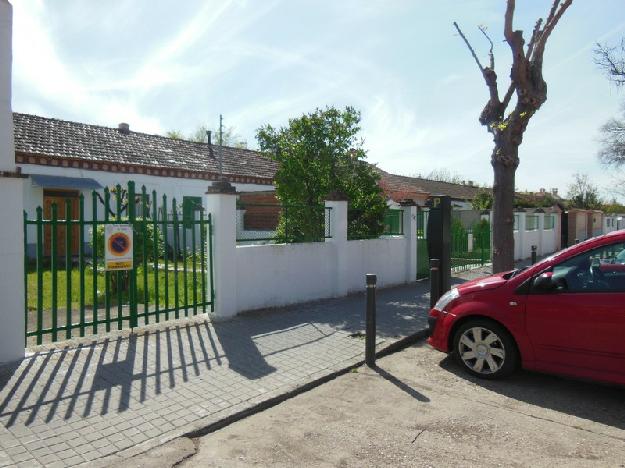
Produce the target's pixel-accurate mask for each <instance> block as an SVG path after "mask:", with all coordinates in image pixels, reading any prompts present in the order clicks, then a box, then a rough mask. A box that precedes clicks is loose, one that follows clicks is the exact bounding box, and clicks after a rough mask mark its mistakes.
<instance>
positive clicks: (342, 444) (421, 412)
mask: <svg viewBox="0 0 625 468" xmlns="http://www.w3.org/2000/svg"><path fill="white" fill-rule="evenodd" d="M378 364H379V368H378V369H375V370H372V369H368V368H359V369H357V371H355V372H353V373H350V374H346V375H344V376H342V377H339V378H337V379H335V380H333V381H331V382H329V383H327V384H325V385H322V386H320V387H318V388H316V389H314V390H312V391H310V392H307V393H305V394H302V395H299V396H297V397H295V398H293V399H291V400H288V401H286V402H284V403H282V404H280V405H278V406H276V407H274V408H271V409H269V410H266V411H264V412H262V413H258V414H256V415H254V416H251V417H249V418H247V419H244V420H242V421H239V422H237V423H234V424H232V425H230V426H228V427H226V428H224V429H222V430H220V431H217V432H215V433H212V434H209V435H206V436H204V437H200V438H197V439H193V440H190V439H178V440H175V441H173V442H171V443H170V444H168V445H166V446H163V447H161V448H159V449H158V450H159V451H160V452H154V451H153V452H152V453H148V454H145V455H143V456H142V457H139V458H135V459H131V460H127V461H126V462H125V463H124V464H123V466H157V465H158V466H172V465H174V464H178V465H180V466H187V467H189V466H206V467H216V466H220V467H230V466H279V467H286V466H341V467H352V466H353V467H362V466H549V467H554V466H566V467H576V466H601V467H604V466H614V467H623V466H625V407H624V406H623V402H624V401H625V389H624V388H620V387H608V386H603V385H599V384H595V383H587V382H579V381H573V380H567V379H562V378H558V377H553V376H547V375H541V374H534V373H528V372H519V373H518V374H516V375H515V376H513V377H512V378H511V379H509V380H506V381H502V382H485V381H480V380H475V379H473V378H470V377H468V376H466V375H464V374H463V373H462V371H461V370H460V369H459V367H458V366H457V365H456V364H455V363H454V362H453V361H451V359H450V358H448V357H446V356H445V355H443V354H441V353H438V352H436V351H434V350H432V349H431V348H429V347H428V346H427V345H424V344H421V345H417V346H414V347H411V348H408V349H406V350H404V351H402V352H399V353H396V354H393V355H391V356H388V357H386V358H384V359H381V360H379V361H378Z"/></svg>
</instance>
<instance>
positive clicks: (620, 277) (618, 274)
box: [552, 242, 625, 293]
mask: <svg viewBox="0 0 625 468" xmlns="http://www.w3.org/2000/svg"><path fill="white" fill-rule="evenodd" d="M552 281H553V283H554V284H555V285H556V287H557V289H556V290H557V291H560V292H572V293H579V292H625V243H622V242H621V243H619V244H611V245H606V246H603V247H599V248H597V249H593V250H590V251H588V252H584V253H583V254H580V255H577V256H576V257H573V258H570V259H568V260H566V261H564V262H562V263H560V264H559V265H556V266H554V267H553V276H552Z"/></svg>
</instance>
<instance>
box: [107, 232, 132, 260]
mask: <svg viewBox="0 0 625 468" xmlns="http://www.w3.org/2000/svg"><path fill="white" fill-rule="evenodd" d="M108 248H109V252H110V253H111V254H113V255H115V256H116V257H122V256H124V255H126V254H128V252H130V237H128V236H127V235H126V234H124V233H123V232H116V233H114V234H113V235H112V236H111V237H109V242H108Z"/></svg>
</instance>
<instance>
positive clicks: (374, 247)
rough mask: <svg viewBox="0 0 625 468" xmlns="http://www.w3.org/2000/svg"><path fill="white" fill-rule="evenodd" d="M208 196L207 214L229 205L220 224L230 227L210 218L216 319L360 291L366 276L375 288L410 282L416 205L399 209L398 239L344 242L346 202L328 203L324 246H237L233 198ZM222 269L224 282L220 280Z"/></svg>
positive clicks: (414, 262) (414, 261)
mask: <svg viewBox="0 0 625 468" xmlns="http://www.w3.org/2000/svg"><path fill="white" fill-rule="evenodd" d="M207 197H208V198H209V200H208V201H207V203H206V205H207V206H209V207H210V208H211V209H216V208H217V207H216V205H217V204H225V203H228V208H227V210H228V211H224V210H222V211H221V215H222V220H223V219H224V217H226V218H228V217H229V218H231V219H232V224H233V226H232V227H231V228H230V229H227V230H226V231H222V230H220V229H219V227H218V226H217V224H218V223H219V219H218V218H215V229H214V232H215V237H214V246H215V249H216V251H217V252H219V255H220V257H221V259H222V262H221V266H218V265H217V264H216V265H215V278H216V281H217V283H218V288H217V291H216V304H215V313H216V317H217V318H226V317H230V316H232V315H235V314H237V313H239V312H242V311H246V310H254V309H261V308H266V307H278V306H284V305H288V304H295V303H299V302H306V301H311V300H316V299H323V298H330V297H340V296H344V295H346V294H349V293H351V292H355V291H363V290H364V285H365V274H367V273H375V274H376V275H377V277H378V286H380V287H384V286H391V285H399V284H405V283H409V282H412V281H415V278H416V268H417V251H416V206H406V207H403V209H404V233H405V235H403V236H388V237H382V238H379V239H371V240H357V241H348V240H347V202H345V201H328V202H326V207H329V208H331V211H330V213H331V215H330V216H331V218H332V219H331V226H332V232H331V235H332V238H329V239H326V240H325V242H311V243H302V244H267V245H238V246H237V245H235V244H234V242H233V239H231V237H232V238H233V237H234V236H235V233H236V226H235V225H236V221H235V220H236V213H235V207H234V203H233V202H229V201H228V197H232V195H223V194H208V195H207ZM229 211H232V212H231V213H230V214H228V212H229ZM222 222H223V221H222ZM221 232H223V236H226V238H225V239H224V238H220V235H222V234H220V233H221ZM222 269H225V270H226V271H225V273H226V276H227V277H228V278H229V281H224V280H223V278H222V281H220V276H222V275H223V274H224V271H222ZM220 297H221V298H222V299H224V298H226V297H227V298H229V303H228V304H224V303H221V301H220Z"/></svg>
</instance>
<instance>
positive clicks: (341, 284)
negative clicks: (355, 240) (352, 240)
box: [325, 193, 349, 297]
mask: <svg viewBox="0 0 625 468" xmlns="http://www.w3.org/2000/svg"><path fill="white" fill-rule="evenodd" d="M325 207H326V208H330V213H329V219H330V236H331V237H330V238H327V239H326V240H325V241H326V242H329V243H331V244H332V245H333V249H334V255H333V260H334V277H333V281H334V297H341V296H345V295H346V294H347V293H348V292H349V283H348V278H349V265H348V258H347V199H346V197H344V196H342V195H341V194H339V193H335V194H332V195H331V197H329V198H328V199H327V200H326V202H325Z"/></svg>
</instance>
